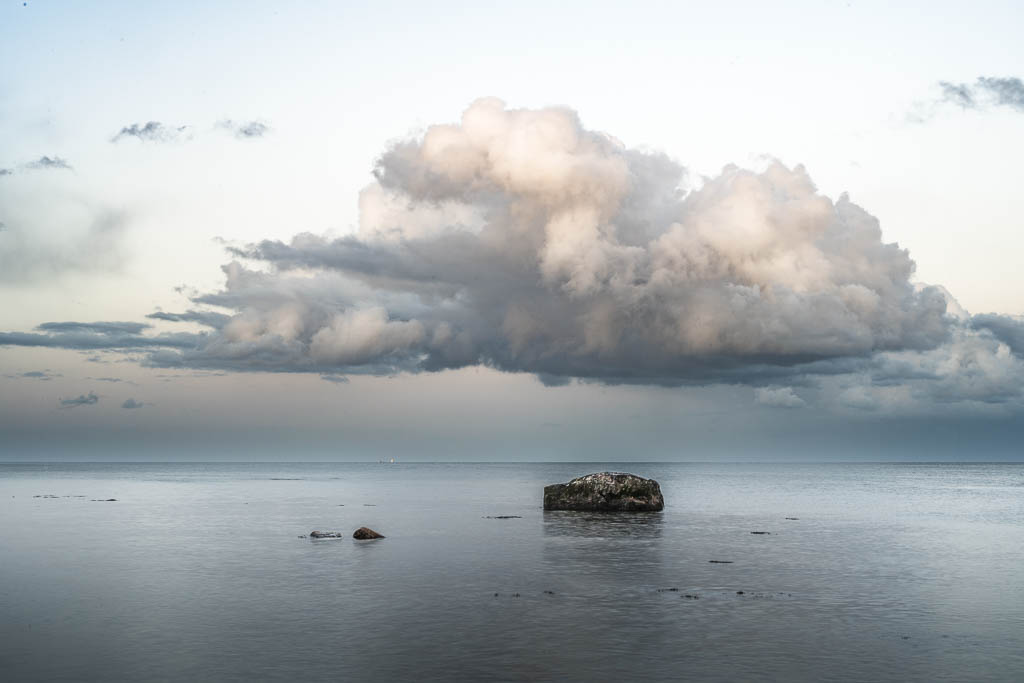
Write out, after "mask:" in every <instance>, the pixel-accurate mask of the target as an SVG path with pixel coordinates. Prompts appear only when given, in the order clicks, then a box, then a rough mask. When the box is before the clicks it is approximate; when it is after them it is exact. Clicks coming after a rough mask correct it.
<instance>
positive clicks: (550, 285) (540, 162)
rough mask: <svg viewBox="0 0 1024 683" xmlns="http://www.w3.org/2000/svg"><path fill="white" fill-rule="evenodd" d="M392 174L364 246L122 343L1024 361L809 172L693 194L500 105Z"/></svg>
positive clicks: (236, 290) (667, 368)
mask: <svg viewBox="0 0 1024 683" xmlns="http://www.w3.org/2000/svg"><path fill="white" fill-rule="evenodd" d="M374 175H375V178H376V180H375V182H373V183H372V184H371V185H370V186H368V187H367V188H366V189H365V190H364V191H363V192H362V194H361V196H360V207H359V208H360V224H359V228H358V231H357V232H356V233H355V234H352V235H348V236H345V237H341V238H337V239H328V238H326V237H321V236H317V235H313V234H300V235H298V236H296V237H295V238H294V239H292V240H291V241H290V242H287V243H286V242H279V241H263V242H259V243H255V244H252V245H248V246H244V247H234V248H232V249H231V251H232V252H233V253H234V255H235V256H236V258H237V260H236V261H234V262H232V263H230V264H228V265H227V266H225V268H224V271H225V274H226V284H225V287H224V288H223V289H222V290H220V291H217V292H210V293H207V294H201V295H197V296H194V297H193V298H192V303H193V308H192V310H189V311H185V312H182V313H166V312H161V313H157V314H154V315H152V316H151V318H153V319H158V320H163V321H179V322H185V323H189V324H197V325H199V326H201V327H203V328H204V329H205V332H204V333H202V334H191V335H184V334H183V335H181V336H166V335H165V336H163V337H162V338H163V339H165V340H167V341H168V342H173V343H167V344H165V345H162V344H161V343H160V342H159V338H158V337H154V336H149V335H143V334H140V332H141V330H139V331H132V332H129V334H128V335H127V336H128V337H129V338H128V339H119V340H118V343H120V344H122V345H123V347H129V346H130V347H133V348H136V349H139V348H150V349H155V350H153V351H150V352H148V355H147V356H146V358H147V360H146V362H147V363H149V364H152V365H158V366H172V367H173V366H178V367H193V368H220V369H232V370H264V371H288V372H295V371H297V372H316V373H321V374H327V375H331V374H358V373H371V374H389V373H394V372H401V371H412V372H416V371H431V370H440V369H445V368H459V367H465V366H472V365H488V366H491V367H495V368H498V369H500V370H505V371H512V372H529V373H535V374H536V375H537V376H538V377H540V378H542V379H543V380H544V381H545V382H546V383H551V384H559V383H564V381H565V380H566V379H568V378H582V379H586V380H595V381H603V382H609V383H658V384H667V385H675V384H696V383H711V382H745V383H750V384H755V385H759V386H783V385H785V386H799V385H800V384H801V382H807V381H808V380H807V378H808V377H812V376H826V375H832V376H837V375H848V376H857V377H859V378H861V380H862V382H864V383H866V384H865V386H866V388H865V389H863V390H860V389H858V391H860V392H861V394H864V395H867V394H866V393H865V392H867V391H869V390H871V389H872V387H876V388H877V387H882V386H885V385H886V383H889V384H893V383H899V382H901V381H904V380H908V381H909V380H913V381H920V382H933V383H935V382H939V379H941V378H942V377H945V378H948V377H950V376H958V377H963V376H964V375H963V373H960V375H956V373H950V372H948V370H949V369H950V367H952V366H950V365H949V363H955V361H954V360H950V361H949V362H946V361H944V360H943V359H944V358H946V359H948V358H949V357H950V354H951V353H952V354H955V353H957V352H958V351H957V349H959V352H962V353H961V355H960V356H957V357H958V358H961V359H962V358H967V357H970V358H977V359H984V360H982V361H979V362H980V363H981V364H982V365H984V367H985V368H986V369H987V370H993V371H994V370H995V369H998V367H1001V366H1000V365H999V364H1000V363H1004V362H1005V363H1011V364H1013V363H1019V362H1020V359H1019V358H1018V357H1017V356H1016V355H1015V354H1012V353H1010V354H1009V356H1007V353H1009V351H1005V350H1004V349H1009V348H1010V347H1012V346H1015V345H1016V344H1019V341H1016V339H1017V338H1016V336H1015V335H1016V334H1017V332H1016V329H1017V328H1016V327H1015V325H1016V323H1014V324H1012V325H1011V324H1010V323H1007V322H1006V321H1003V320H998V319H993V320H988V319H983V318H978V319H977V322H976V323H973V324H972V322H971V319H970V318H969V317H968V316H967V314H966V313H964V312H963V311H962V310H960V309H959V308H958V307H957V306H955V304H954V303H953V302H952V301H951V298H950V297H949V296H948V294H946V293H945V291H944V290H942V289H941V288H936V287H922V286H915V285H914V284H913V283H912V276H913V273H914V262H913V261H912V260H911V258H910V256H909V254H908V253H907V251H906V250H905V249H901V248H900V247H899V246H898V245H896V244H891V243H886V242H884V241H883V239H882V233H881V229H880V227H879V224H878V221H877V220H876V219H875V218H874V217H872V216H871V215H870V214H869V213H867V212H866V211H865V210H864V209H862V208H861V207H859V206H857V205H856V204H854V203H853V202H851V201H850V200H849V199H848V198H847V197H846V196H842V197H840V198H839V199H838V200H835V201H833V200H832V199H830V198H828V197H825V196H823V195H821V194H820V193H818V192H817V190H816V188H815V186H814V184H813V182H812V181H811V179H810V177H809V176H808V174H807V172H806V171H805V170H804V169H803V168H802V167H799V166H798V167H795V168H788V167H786V166H784V165H782V164H780V163H772V164H770V165H768V166H767V167H766V168H764V169H762V170H759V171H754V170H747V169H742V168H737V167H727V168H725V169H724V170H723V171H722V172H721V174H719V175H718V176H716V177H713V178H703V179H699V180H696V181H692V180H690V179H689V178H688V175H687V173H686V170H685V168H684V167H682V166H681V165H680V164H678V163H677V162H675V161H674V160H672V159H670V158H669V157H667V156H665V155H664V154H660V153H657V152H651V151H645V150H637V149H630V148H627V147H625V146H624V145H623V144H621V143H620V142H618V141H617V140H616V139H614V138H612V137H610V136H608V135H606V134H604V133H600V132H595V131H591V130H587V129H586V128H585V127H584V126H583V125H582V124H581V122H580V119H579V118H578V116H577V115H576V113H575V112H573V111H571V110H569V109H565V108H546V109H540V110H526V109H509V108H507V107H506V106H505V105H504V104H503V103H502V102H500V101H498V100H494V99H484V100H479V101H477V102H475V103H474V104H473V105H472V106H470V107H469V108H468V109H467V110H466V111H465V112H464V114H463V116H462V119H461V121H460V122H458V123H456V124H450V125H438V126H432V127H430V128H428V129H427V130H426V131H425V132H424V133H423V135H422V136H420V137H417V138H416V139H411V140H406V141H402V142H399V143H397V144H395V145H393V146H392V147H391V148H390V149H388V150H387V151H386V152H385V153H384V154H383V155H382V156H381V157H380V159H379V161H378V163H377V165H376V168H375V172H374ZM947 303H951V304H952V305H950V306H949V311H947ZM43 331H44V332H47V334H56V331H46V330H43ZM125 332H127V331H125ZM39 336H43V335H37V336H36V337H33V339H32V340H26V341H34V342H35V343H43V340H42V339H40V338H38V337H39ZM111 336H112V337H113V335H111ZM122 336H123V335H122ZM1009 337H1013V338H1014V341H1005V342H1004V341H1000V339H1004V338H1009ZM97 338H98V335H95V334H94V335H93V336H91V337H89V341H93V340H95V339H97ZM6 339H7V340H10V339H12V337H11V336H10V335H8V336H7V337H6ZM2 342H3V338H0V343H2ZM7 343H16V342H11V341H8V342H7ZM1008 344H1009V345H1010V346H1007V345H1008ZM55 345H56V344H55ZM972 354H973V355H972ZM986 354H987V355H986ZM1000 354H1001V355H1000ZM1014 367H1016V366H1014ZM943 373H945V374H943ZM975 379H977V376H975ZM940 385H941V382H939V383H935V384H933V385H931V386H933V387H934V395H935V397H937V399H938V400H959V399H958V398H957V397H966V399H967V400H975V398H976V397H979V396H980V397H981V398H980V399H979V400H987V399H986V398H985V395H984V392H985V386H986V385H985V383H984V382H982V381H976V382H975V384H974V387H973V388H972V389H970V390H968V391H966V392H965V391H960V390H959V389H958V388H957V386H959V385H957V386H953V385H950V384H948V383H947V384H946V385H941V386H940ZM858 386H860V385H858ZM768 391H769V393H764V392H762V394H763V398H765V400H767V399H768V398H771V397H777V395H778V396H781V394H778V391H777V390H768ZM771 391H775V393H770V392H771ZM787 391H788V392H791V391H792V390H791V389H788V390H787ZM994 391H995V393H996V394H998V396H999V397H1000V398H997V399H995V400H1006V397H1007V396H1008V395H1010V394H1009V393H1008V390H1007V388H1006V387H1005V386H1002V385H1000V386H996V387H994ZM858 395H860V394H858ZM786 396H787V397H788V396H789V394H788V393H787V394H786ZM793 399H796V400H790V401H788V403H790V404H792V405H791V406H790V407H799V405H800V403H798V402H797V401H798V400H799V398H798V397H797V396H796V395H795V394H793ZM762 402H764V401H762Z"/></svg>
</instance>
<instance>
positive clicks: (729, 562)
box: [708, 560, 732, 564]
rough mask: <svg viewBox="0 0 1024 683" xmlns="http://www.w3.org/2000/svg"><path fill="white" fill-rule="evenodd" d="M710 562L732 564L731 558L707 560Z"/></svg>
mask: <svg viewBox="0 0 1024 683" xmlns="http://www.w3.org/2000/svg"><path fill="white" fill-rule="evenodd" d="M708 562H710V563H711V564H732V560H708Z"/></svg>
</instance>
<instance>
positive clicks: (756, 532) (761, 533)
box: [750, 531, 772, 536]
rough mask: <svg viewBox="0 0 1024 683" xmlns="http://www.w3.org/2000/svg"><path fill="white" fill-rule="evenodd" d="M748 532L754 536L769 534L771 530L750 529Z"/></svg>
mask: <svg viewBox="0 0 1024 683" xmlns="http://www.w3.org/2000/svg"><path fill="white" fill-rule="evenodd" d="M750 533H752V534H754V535H755V536H770V535H771V533H772V532H770V531H751V532H750Z"/></svg>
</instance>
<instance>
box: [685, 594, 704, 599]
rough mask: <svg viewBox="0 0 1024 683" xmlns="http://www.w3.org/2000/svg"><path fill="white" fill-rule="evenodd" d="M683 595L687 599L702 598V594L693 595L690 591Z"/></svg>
mask: <svg viewBox="0 0 1024 683" xmlns="http://www.w3.org/2000/svg"><path fill="white" fill-rule="evenodd" d="M683 597H684V598H686V599H687V600H700V596H699V595H691V594H689V593H687V594H686V595H684V596H683Z"/></svg>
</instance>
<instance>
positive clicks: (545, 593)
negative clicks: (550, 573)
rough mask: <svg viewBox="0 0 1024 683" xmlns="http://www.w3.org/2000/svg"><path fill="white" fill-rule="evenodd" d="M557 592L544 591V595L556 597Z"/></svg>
mask: <svg viewBox="0 0 1024 683" xmlns="http://www.w3.org/2000/svg"><path fill="white" fill-rule="evenodd" d="M554 594H555V591H544V595H554Z"/></svg>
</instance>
